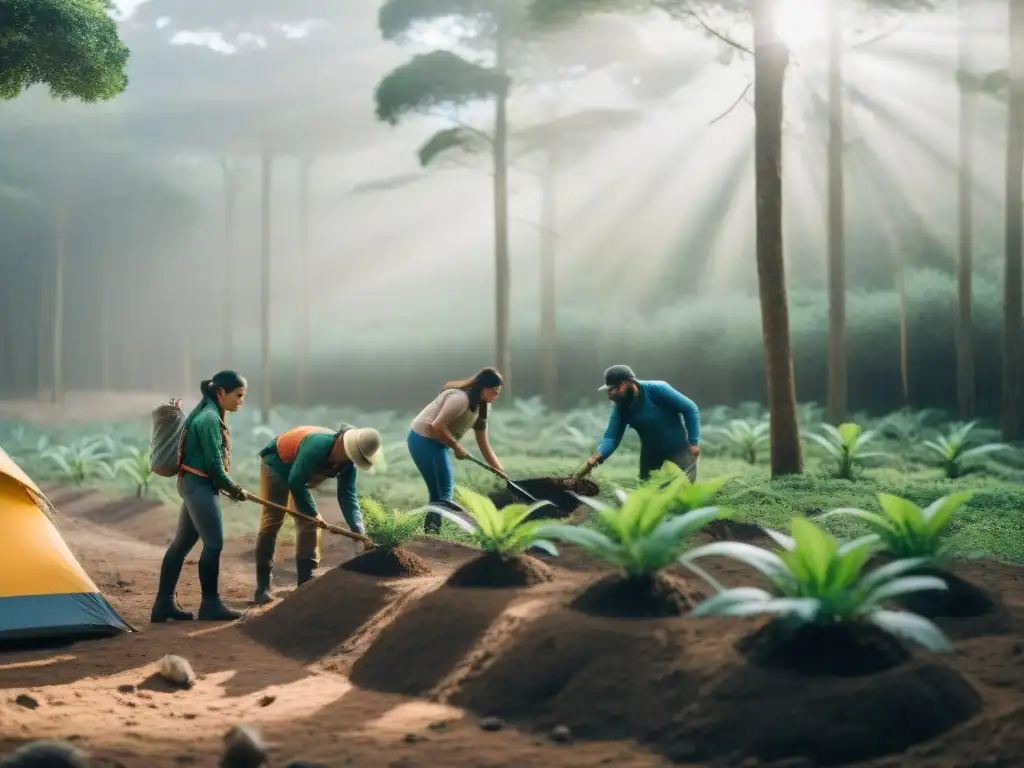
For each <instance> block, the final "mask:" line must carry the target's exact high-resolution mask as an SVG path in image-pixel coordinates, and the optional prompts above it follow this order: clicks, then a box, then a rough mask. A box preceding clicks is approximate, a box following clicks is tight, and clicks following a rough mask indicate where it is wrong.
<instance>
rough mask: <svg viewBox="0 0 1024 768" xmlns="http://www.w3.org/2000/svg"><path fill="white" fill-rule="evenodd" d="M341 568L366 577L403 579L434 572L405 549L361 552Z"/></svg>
mask: <svg viewBox="0 0 1024 768" xmlns="http://www.w3.org/2000/svg"><path fill="white" fill-rule="evenodd" d="M340 567H341V568H344V569H345V570H346V571H354V572H355V573H365V574H366V575H367V576H381V577H383V578H395V579H403V578H409V577H412V576H428V575H430V574H431V573H433V572H434V569H433V568H431V567H430V564H429V563H427V561H426V560H424V559H423V558H422V557H420V556H419V555H414V554H413V553H412V552H409V551H408V550H405V549H384V548H382V547H378V548H376V549H370V550H367V551H366V552H363V554H361V555H357V556H356V557H353V558H352V559H351V560H346V561H345V562H344V563H342V564H341V566H340Z"/></svg>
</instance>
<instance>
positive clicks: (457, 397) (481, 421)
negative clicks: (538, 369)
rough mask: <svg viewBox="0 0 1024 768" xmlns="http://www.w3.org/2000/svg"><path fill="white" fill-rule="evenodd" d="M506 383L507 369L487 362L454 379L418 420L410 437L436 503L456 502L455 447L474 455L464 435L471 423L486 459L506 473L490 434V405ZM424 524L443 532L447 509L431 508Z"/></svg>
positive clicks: (461, 453) (458, 452)
mask: <svg viewBox="0 0 1024 768" xmlns="http://www.w3.org/2000/svg"><path fill="white" fill-rule="evenodd" d="M503 383H504V380H503V379H502V377H501V374H500V373H499V372H498V371H497V370H496V369H494V368H484V369H483V370H482V371H480V372H478V373H477V374H476V375H475V376H473V378H471V379H462V380H458V381H449V382H448V383H447V384H445V385H444V388H443V389H442V390H441V393H440V394H439V395H438V396H437V397H435V398H434V399H433V400H432V401H431V402H430V404H429V405H427V407H426V408H424V409H423V410H422V411H420V412H419V414H418V415H417V416H416V418H415V419H413V420H412V424H411V425H410V427H409V436H408V438H407V440H406V443H407V445H408V446H409V454H410V455H411V456H412V460H413V463H414V464H415V465H416V469H417V470H419V473H420V475H421V476H422V477H423V481H424V482H425V483H426V485H427V494H428V496H429V501H430V503H439V504H442V505H444V506H451V505H452V496H453V495H454V493H455V475H454V471H453V467H452V458H451V456H452V453H454V454H455V458H457V459H464V458H466V457H467V456H468V455H469V453H468V452H467V451H466V449H465V448H463V447H462V445H461V444H460V443H459V440H460V439H462V436H463V435H464V434H465V433H466V432H467V431H468V430H469V429H470V427H472V428H473V433H474V434H475V435H476V443H477V446H478V447H479V448H480V453H481V454H483V457H484V460H485V461H486V462H487V463H488V464H490V465H491V467H493V468H494V469H495V470H497V471H498V472H499V473H501V474H502V475H503V476H504V475H505V470H504V469H502V467H501V462H500V461H498V457H497V456H495V455H494V451H493V450H491V444H490V441H489V440H488V438H487V414H488V410H489V408H490V405H491V403H493V402H494V401H495V400H497V399H498V396H499V395H500V394H501V385H502V384H503ZM424 530H425V531H426V532H427V533H438V532H440V530H441V515H439V514H438V513H437V512H427V516H426V519H425V521H424Z"/></svg>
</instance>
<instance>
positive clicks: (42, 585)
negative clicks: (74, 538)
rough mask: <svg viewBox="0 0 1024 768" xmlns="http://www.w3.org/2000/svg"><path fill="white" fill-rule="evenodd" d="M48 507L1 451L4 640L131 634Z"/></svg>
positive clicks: (0, 627)
mask: <svg viewBox="0 0 1024 768" xmlns="http://www.w3.org/2000/svg"><path fill="white" fill-rule="evenodd" d="M44 501H45V496H43V493H42V491H40V490H39V487H38V486H37V485H36V484H35V483H34V482H32V480H31V478H29V477H28V475H26V474H25V472H24V471H23V470H22V469H21V468H20V467H19V466H18V465H17V464H15V463H14V460H13V459H11V457H10V456H8V455H7V453H6V452H4V450H3V449H2V448H0V525H2V529H3V531H4V536H3V537H2V538H0V640H25V639H33V640H42V639H49V638H68V639H73V638H78V637H87V636H95V635H113V634H119V633H121V632H131V631H132V630H131V627H130V626H128V624H127V623H126V622H125V621H124V619H122V618H121V617H120V616H119V615H118V614H117V611H115V610H114V609H113V607H111V605H110V603H108V602H107V600H106V598H104V597H103V595H102V594H101V593H100V590H99V588H98V587H97V586H96V584H95V583H94V582H93V580H92V579H91V578H89V575H88V574H87V573H86V572H85V570H84V569H83V568H82V566H81V565H80V564H79V562H78V560H77V559H76V558H75V556H74V554H73V553H72V552H71V550H70V549H68V545H67V544H65V543H64V539H63V538H62V537H61V535H60V532H59V531H58V530H57V528H56V527H55V526H54V525H53V523H52V522H50V519H49V518H48V517H47V516H46V514H45V512H44V511H43V507H42V506H41V502H44ZM47 503H48V502H47Z"/></svg>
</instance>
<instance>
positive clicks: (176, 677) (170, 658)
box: [157, 653, 196, 688]
mask: <svg viewBox="0 0 1024 768" xmlns="http://www.w3.org/2000/svg"><path fill="white" fill-rule="evenodd" d="M157 673H158V674H159V675H160V677H162V678H164V679H165V680H167V681H168V682H171V683H174V684H175V685H179V686H181V687H182V688H191V687H192V686H193V685H195V684H196V673H195V672H194V671H193V670H192V665H191V664H189V663H188V661H187V660H186V659H183V658H182V657H181V656H175V655H174V654H172V653H169V654H167V655H166V656H164V657H163V658H162V659H160V662H159V664H158V665H157Z"/></svg>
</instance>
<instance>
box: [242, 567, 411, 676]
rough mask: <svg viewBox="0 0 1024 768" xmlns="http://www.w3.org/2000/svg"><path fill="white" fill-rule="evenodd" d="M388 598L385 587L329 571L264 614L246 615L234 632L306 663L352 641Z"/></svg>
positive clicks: (357, 576) (391, 592)
mask: <svg viewBox="0 0 1024 768" xmlns="http://www.w3.org/2000/svg"><path fill="white" fill-rule="evenodd" d="M393 596H394V590H393V589H392V588H390V587H388V586H387V584H386V582H381V581H379V580H377V579H374V578H370V577H368V576H363V575H361V574H357V573H352V572H351V571H346V570H344V569H342V568H332V569H331V570H329V571H327V572H326V573H323V574H321V575H320V576H318V577H317V578H315V579H313V580H312V581H311V582H308V583H307V584H304V585H303V586H301V587H299V588H298V589H296V590H295V591H294V592H293V593H292V594H290V595H288V596H287V597H286V598H285V599H283V600H281V601H279V602H277V603H275V604H274V605H272V606H271V607H270V608H269V609H267V610H264V611H253V612H251V613H249V614H247V615H246V616H245V618H243V619H242V621H241V622H240V627H241V629H242V631H243V632H244V633H245V634H247V635H248V636H249V637H251V638H252V639H253V640H255V641H256V642H258V643H262V644H263V645H265V646H268V647H269V648H272V649H274V650H275V651H277V652H278V653H280V654H281V655H283V656H288V657H289V658H293V659H299V660H302V661H312V660H314V659H319V658H321V657H322V656H324V655H325V654H327V653H329V652H330V651H331V650H333V649H334V648H336V647H337V646H339V645H341V644H342V643H343V642H345V641H346V640H347V639H348V638H349V637H351V636H352V635H354V634H355V633H356V632H357V631H358V630H359V629H360V627H362V626H363V625H364V624H365V623H366V622H367V621H368V620H369V619H370V618H372V617H373V616H374V615H375V614H376V613H377V612H378V611H380V610H381V609H382V608H384V607H385V606H386V605H387V604H388V603H389V602H390V601H391V600H392V598H393Z"/></svg>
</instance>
